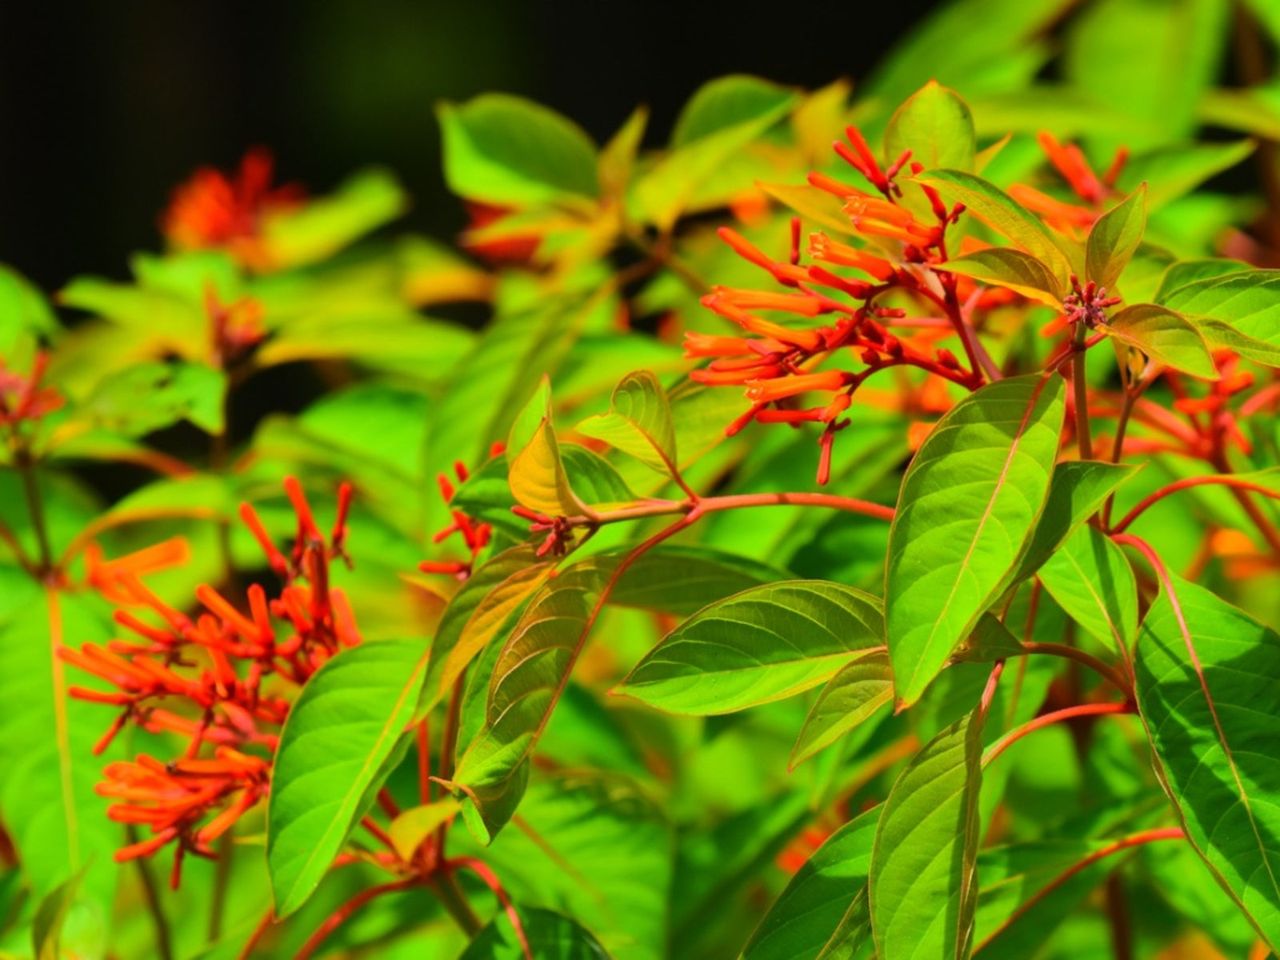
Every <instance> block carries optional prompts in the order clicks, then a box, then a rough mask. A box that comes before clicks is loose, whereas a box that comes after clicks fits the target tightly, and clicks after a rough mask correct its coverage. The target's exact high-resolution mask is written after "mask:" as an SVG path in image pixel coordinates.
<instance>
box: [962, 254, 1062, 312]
mask: <svg viewBox="0 0 1280 960" xmlns="http://www.w3.org/2000/svg"><path fill="white" fill-rule="evenodd" d="M942 269H945V270H949V271H950V272H952V273H958V274H960V275H961V276H964V277H973V278H974V279H975V280H982V281H985V282H986V283H991V284H995V285H996V286H997V287H1007V288H1008V289H1010V290H1013V291H1016V292H1017V293H1020V294H1022V295H1023V296H1024V297H1029V298H1030V299H1032V300H1035V301H1037V302H1039V303H1043V304H1046V305H1047V306H1051V307H1058V306H1060V304H1061V300H1062V284H1061V283H1060V282H1059V280H1058V278H1057V277H1055V276H1054V275H1053V272H1052V271H1051V270H1050V269H1049V268H1048V267H1046V266H1045V265H1044V264H1043V263H1042V262H1041V261H1039V260H1037V259H1036V258H1035V257H1033V256H1032V255H1031V254H1029V253H1023V252H1022V251H1021V250H1011V249H1005V248H1001V247H993V248H991V249H989V250H977V251H975V252H974V253H971V254H968V255H967V256H964V257H957V258H956V259H954V260H948V261H947V262H946V263H945V264H942Z"/></svg>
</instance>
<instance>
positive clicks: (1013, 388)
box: [885, 375, 1064, 706]
mask: <svg viewBox="0 0 1280 960" xmlns="http://www.w3.org/2000/svg"><path fill="white" fill-rule="evenodd" d="M1063 392H1064V391H1063V386H1062V382H1061V380H1059V379H1057V378H1052V379H1046V378H1043V377H1040V376H1038V375H1031V376H1025V377H1016V378H1009V379H1005V380H997V381H996V382H994V383H991V384H989V385H988V386H985V387H983V388H982V389H980V390H978V391H977V392H975V393H973V394H972V395H970V396H969V397H966V398H965V399H964V400H962V401H961V402H960V403H959V404H958V405H957V406H956V407H955V408H954V409H952V410H951V412H950V413H948V414H947V415H946V416H945V417H944V418H943V419H942V420H941V421H940V422H939V423H938V425H937V427H935V428H934V430H933V432H932V433H930V435H929V437H928V439H926V440H925V442H924V444H923V445H922V446H921V448H920V450H919V451H918V452H917V454H916V456H915V459H914V460H913V461H912V463H911V466H910V467H909V468H908V470H907V475H906V477H905V478H904V479H903V482H902V491H901V493H900V494H899V497H898V509H897V513H896V515H895V517H894V521H893V526H892V527H891V529H890V534H889V553H888V558H887V563H886V570H885V629H886V635H887V637H888V645H889V656H890V658H891V660H892V662H893V672H894V686H895V693H896V696H897V699H898V702H899V704H900V705H902V706H906V705H910V704H912V703H914V702H915V701H916V700H918V699H919V698H920V695H921V694H922V693H923V692H924V689H925V687H926V686H928V684H929V682H930V681H931V680H932V679H933V678H934V676H936V675H937V673H938V671H939V670H941V669H942V666H943V664H945V663H946V660H947V657H949V656H950V655H951V652H952V651H953V650H954V649H955V648H956V646H957V645H958V644H959V643H960V642H961V641H962V640H964V639H965V638H966V637H967V636H968V635H969V632H970V631H971V630H972V629H973V626H974V624H976V623H977V621H978V617H979V616H981V614H982V613H983V611H984V610H986V608H987V605H988V604H989V603H991V602H992V600H993V599H994V598H995V597H996V596H997V595H998V594H999V593H1000V592H1001V591H1002V590H1003V588H1004V586H1005V585H1007V583H1008V582H1009V580H1010V576H1011V575H1012V574H1013V573H1014V571H1015V568H1016V564H1017V562H1018V560H1019V557H1020V554H1021V551H1022V547H1023V544H1024V543H1026V541H1027V540H1028V538H1029V537H1030V535H1031V532H1032V529H1033V527H1034V525H1035V522H1036V520H1037V518H1038V516H1039V515H1040V512H1041V508H1042V507H1043V505H1044V502H1045V497H1046V496H1047V494H1048V492H1049V479H1050V476H1051V474H1052V472H1053V463H1054V460H1055V459H1056V456H1057V452H1058V434H1059V432H1060V431H1061V429H1062V415H1063Z"/></svg>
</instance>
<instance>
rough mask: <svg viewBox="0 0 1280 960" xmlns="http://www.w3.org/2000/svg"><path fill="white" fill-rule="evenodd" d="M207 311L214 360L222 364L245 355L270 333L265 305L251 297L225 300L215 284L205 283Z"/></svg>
mask: <svg viewBox="0 0 1280 960" xmlns="http://www.w3.org/2000/svg"><path fill="white" fill-rule="evenodd" d="M204 311H205V314H206V315H208V317H209V340H210V344H211V346H212V349H213V359H214V362H215V363H217V365H218V366H220V367H225V366H227V364H229V363H231V362H233V361H235V360H237V359H239V358H240V357H242V356H244V355H245V354H246V353H247V352H248V351H250V350H251V349H253V348H254V347H255V346H256V345H257V344H259V343H261V342H262V339H263V338H264V337H265V336H266V335H267V331H266V329H265V328H264V327H263V325H262V316H263V311H262V304H261V303H259V302H258V301H257V300H254V299H253V298H252V297H241V298H240V299H238V300H235V301H232V302H231V303H223V302H222V300H221V299H220V298H219V297H218V291H217V290H216V289H215V288H214V286H213V284H212V283H207V284H205V288H204Z"/></svg>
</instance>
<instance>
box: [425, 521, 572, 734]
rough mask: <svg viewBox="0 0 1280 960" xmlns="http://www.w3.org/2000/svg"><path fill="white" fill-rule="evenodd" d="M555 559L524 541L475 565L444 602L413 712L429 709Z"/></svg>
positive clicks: (546, 574)
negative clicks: (537, 553)
mask: <svg viewBox="0 0 1280 960" xmlns="http://www.w3.org/2000/svg"><path fill="white" fill-rule="evenodd" d="M554 569H555V563H553V562H551V561H541V560H539V559H538V558H537V557H535V556H534V548H533V547H531V546H527V545H522V546H518V547H512V548H511V549H510V550H505V551H503V552H502V553H500V554H498V555H497V556H496V557H494V558H493V559H491V560H490V561H489V562H487V563H485V564H484V565H483V566H481V567H480V568H479V569H477V570H476V571H475V572H474V573H473V574H472V575H471V577H470V578H469V579H468V580H467V582H466V583H464V584H463V585H462V588H461V589H460V590H459V591H458V592H457V593H455V594H454V595H453V597H452V598H451V599H450V600H449V605H448V606H447V607H445V611H444V613H443V615H442V616H441V617H440V624H439V626H438V627H436V635H435V638H434V639H433V640H432V641H431V650H430V652H429V654H428V659H427V668H426V672H425V676H424V679H423V683H422V703H421V705H420V707H419V712H421V713H425V712H426V711H428V710H430V709H431V708H432V707H434V706H435V705H436V704H437V703H439V702H440V700H441V699H442V698H443V697H445V696H446V695H447V694H448V692H449V690H450V689H452V687H453V684H454V681H456V680H457V679H458V677H459V676H461V675H462V671H464V670H465V669H466V668H467V665H468V664H470V663H471V661H472V660H474V659H475V658H476V657H477V656H478V655H479V654H480V653H481V651H483V650H484V648H485V647H487V646H488V645H489V643H490V641H492V640H493V638H494V637H496V636H497V635H498V632H499V631H500V630H501V629H502V627H503V626H504V625H505V624H506V623H507V621H508V620H510V618H511V617H512V616H514V615H515V613H516V611H517V610H519V609H520V608H521V607H522V606H523V605H524V603H525V601H526V600H528V599H529V597H531V596H532V595H533V593H534V592H535V591H536V590H538V589H539V588H540V587H541V586H542V585H543V584H544V583H545V582H546V580H547V578H548V577H549V576H550V575H551V573H552V571H553V570H554Z"/></svg>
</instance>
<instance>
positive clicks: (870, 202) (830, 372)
mask: <svg viewBox="0 0 1280 960" xmlns="http://www.w3.org/2000/svg"><path fill="white" fill-rule="evenodd" d="M846 135H847V137H848V141H849V142H848V143H847V144H846V143H837V144H836V146H835V150H836V153H838V154H839V155H840V156H841V157H842V158H843V159H844V160H845V161H846V162H848V163H849V164H850V165H851V166H852V167H853V168H854V169H856V170H857V171H858V172H859V173H861V174H862V176H863V177H865V178H866V180H867V181H868V182H869V183H870V184H871V185H872V186H873V187H874V188H875V189H876V190H877V191H878V192H879V194H880V196H875V195H872V194H869V193H866V192H865V191H862V190H859V189H857V188H855V187H852V186H850V185H848V184H845V183H842V182H840V181H838V180H835V179H834V178H832V177H828V176H826V175H825V174H820V173H813V174H810V176H809V182H810V184H811V185H813V186H814V187H817V188H818V189H820V190H823V191H825V192H827V193H830V194H833V195H834V196H836V197H837V198H839V199H840V200H841V203H842V209H843V211H844V212H845V214H846V215H847V216H848V217H849V222H850V224H851V226H852V228H853V231H854V232H855V233H857V234H859V235H861V236H863V237H866V238H868V239H870V240H872V241H873V242H874V243H876V244H877V245H878V246H880V247H882V248H883V247H884V246H885V245H886V242H889V243H896V244H898V245H899V247H898V254H897V258H896V262H894V261H891V260H889V259H886V258H885V257H882V256H878V255H877V254H874V253H872V252H870V251H869V250H865V249H860V248H857V247H854V246H851V245H849V244H846V243H841V242H839V241H836V240H833V239H832V238H831V237H829V236H828V235H826V234H825V233H821V232H815V233H812V234H810V236H809V243H808V260H809V262H808V263H807V264H802V263H801V229H800V221H799V220H798V219H793V220H792V223H791V248H790V255H789V256H788V258H787V260H785V261H779V260H774V259H772V258H770V257H769V256H767V255H766V254H765V253H763V252H762V251H761V250H759V249H758V248H757V247H755V246H754V245H753V244H751V243H750V242H748V241H747V240H746V239H745V238H744V237H742V236H740V235H739V234H737V233H736V232H734V231H733V230H731V229H729V228H722V229H721V230H720V236H721V237H722V238H723V239H724V241H725V242H726V243H728V244H729V246H730V247H731V248H732V249H733V250H734V252H736V253H737V254H738V255H739V256H741V257H743V258H744V259H745V260H747V261H749V262H750V263H752V264H754V265H755V266H757V267H760V268H761V269H763V270H764V271H766V272H767V273H768V274H769V275H770V276H771V277H772V278H773V279H774V280H775V281H776V282H777V283H779V284H781V285H782V286H784V287H788V288H790V290H791V291H792V292H789V293H783V292H772V291H758V290H741V289H733V288H728V287H715V288H713V289H712V291H711V293H710V294H708V295H707V296H705V297H704V298H703V300H702V303H703V304H704V305H705V306H707V307H708V308H710V309H711V310H713V311H715V312H716V313H717V314H719V315H720V316H721V317H724V318H725V319H726V320H729V321H731V322H733V323H735V324H737V325H738V326H739V327H740V328H741V329H742V330H744V331H745V332H746V333H747V334H750V335H751V336H749V337H727V336H708V335H705V334H699V333H689V334H687V335H686V340H685V356H686V357H690V358H710V359H711V362H710V363H709V364H708V366H707V367H706V368H705V369H702V370H695V371H693V373H692V374H691V376H692V378H693V379H694V380H696V381H698V382H700V383H705V384H711V385H728V384H736V385H742V386H744V387H745V389H746V396H747V399H748V400H749V401H751V404H752V406H751V407H750V409H749V410H748V411H747V412H746V413H745V414H744V415H743V416H742V417H740V418H739V419H738V420H736V421H735V422H734V423H733V424H731V425H730V427H729V430H728V432H729V433H730V434H731V435H732V434H733V433H736V432H737V431H739V430H741V429H742V428H743V427H744V426H746V425H747V424H748V423H750V422H751V421H753V420H754V421H758V422H761V423H790V424H803V423H818V424H822V425H823V430H822V434H821V437H820V440H819V447H820V451H821V453H820V458H819V467H818V482H819V483H826V482H827V480H828V479H829V477H830V464H831V450H832V444H833V441H834V438H835V434H836V433H837V432H838V431H839V430H841V429H843V428H844V427H845V426H847V425H848V423H849V421H848V419H847V418H842V414H844V412H845V411H846V410H848V408H849V406H850V404H851V402H852V396H853V394H854V392H855V391H856V390H857V389H858V387H859V386H861V384H862V383H863V382H864V381H865V380H866V379H867V378H868V377H869V376H871V375H872V374H873V373H875V372H877V371H879V370H883V369H886V368H888V367H894V366H903V365H908V366H915V367H919V368H921V369H923V370H926V371H928V372H929V373H933V374H936V375H938V376H940V377H943V378H944V379H947V380H950V381H952V382H955V383H958V384H961V385H962V386H965V387H968V388H973V387H976V386H978V385H980V384H981V382H982V375H981V373H980V372H979V371H977V370H976V369H973V370H967V369H965V367H964V366H963V365H962V364H961V363H960V362H959V360H957V358H956V357H955V355H954V354H953V353H952V352H951V351H949V350H947V349H945V348H936V347H934V346H933V345H932V344H931V343H929V342H928V340H927V338H926V337H921V336H917V337H913V338H910V339H908V338H904V337H900V336H897V335H895V334H894V333H892V332H891V331H890V330H889V327H890V326H893V325H894V322H895V321H900V320H903V319H904V318H905V317H906V313H905V311H904V310H902V309H900V308H896V307H894V308H889V307H879V306H877V305H876V303H875V300H876V298H877V297H880V296H881V295H883V294H885V293H887V292H889V291H890V290H897V291H902V292H904V293H907V294H911V295H914V296H916V297H918V298H921V299H923V300H925V301H929V302H932V303H933V304H935V305H937V306H941V307H944V308H946V307H948V306H950V307H952V308H957V309H958V306H957V305H958V301H957V299H956V297H957V286H956V284H957V278H956V277H955V276H954V275H952V274H948V273H946V272H945V271H934V270H932V269H931V265H933V264H938V263H942V262H944V261H945V260H946V258H947V253H946V245H945V236H946V230H947V227H948V226H949V225H951V224H953V223H955V222H956V220H957V218H958V217H959V216H960V214H961V213H962V212H963V211H964V207H963V206H961V205H959V204H957V205H955V206H953V207H950V208H948V207H947V206H946V205H945V204H944V203H943V202H942V199H941V197H940V196H939V195H938V194H937V192H936V191H934V190H933V189H932V188H931V187H929V186H927V185H925V184H917V186H918V187H919V189H920V190H921V191H922V192H923V194H924V196H925V197H926V198H927V199H928V201H929V205H930V208H931V210H932V213H933V215H934V222H932V223H922V222H920V221H919V220H917V219H916V216H915V214H914V213H912V212H911V210H909V209H907V208H906V207H904V206H902V205H900V204H899V203H898V199H899V198H900V197H901V196H902V188H901V187H900V186H899V184H898V183H897V181H896V179H895V178H896V177H897V176H898V174H899V173H900V172H901V171H902V169H903V168H904V167H907V166H908V165H909V166H910V169H911V171H912V172H914V173H918V172H920V170H921V169H922V168H921V167H920V165H919V164H915V163H911V154H910V151H907V152H904V153H903V154H902V155H901V156H900V157H898V159H897V160H895V161H894V162H893V163H892V164H891V165H890V166H889V167H888V168H882V167H881V166H880V164H879V163H878V161H877V160H876V158H875V156H874V155H873V154H872V152H871V150H870V149H869V148H868V147H867V144H866V141H865V140H864V139H863V137H862V135H861V134H860V133H859V132H858V131H857V130H856V129H855V128H852V127H850V128H849V129H848V130H847V131H846ZM847 270H853V271H857V273H856V274H853V275H849V274H847V273H845V272H844V271H847ZM850 301H852V302H850ZM762 311H763V312H770V313H773V314H782V315H786V316H790V317H794V318H798V321H803V320H811V319H813V318H815V317H819V316H832V317H833V322H832V323H830V324H829V325H825V326H818V327H812V326H810V327H802V326H799V325H792V324H789V323H783V322H779V321H775V320H770V319H766V318H765V317H763V316H761V315H760V314H761V312H762ZM844 350H848V351H850V352H851V353H852V354H853V355H854V356H855V357H857V359H858V360H860V361H861V364H862V368H861V369H859V370H856V371H854V370H847V369H825V370H820V369H816V368H817V367H819V366H820V365H821V364H822V363H823V362H824V361H826V360H827V359H829V358H830V357H832V356H833V355H835V354H837V353H838V352H840V351H844ZM810 393H827V394H829V395H830V397H829V399H827V400H826V401H825V402H823V403H822V404H820V405H818V406H813V407H807V408H798V407H796V406H795V405H794V400H795V398H797V397H800V396H801V395H805V394H810Z"/></svg>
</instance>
